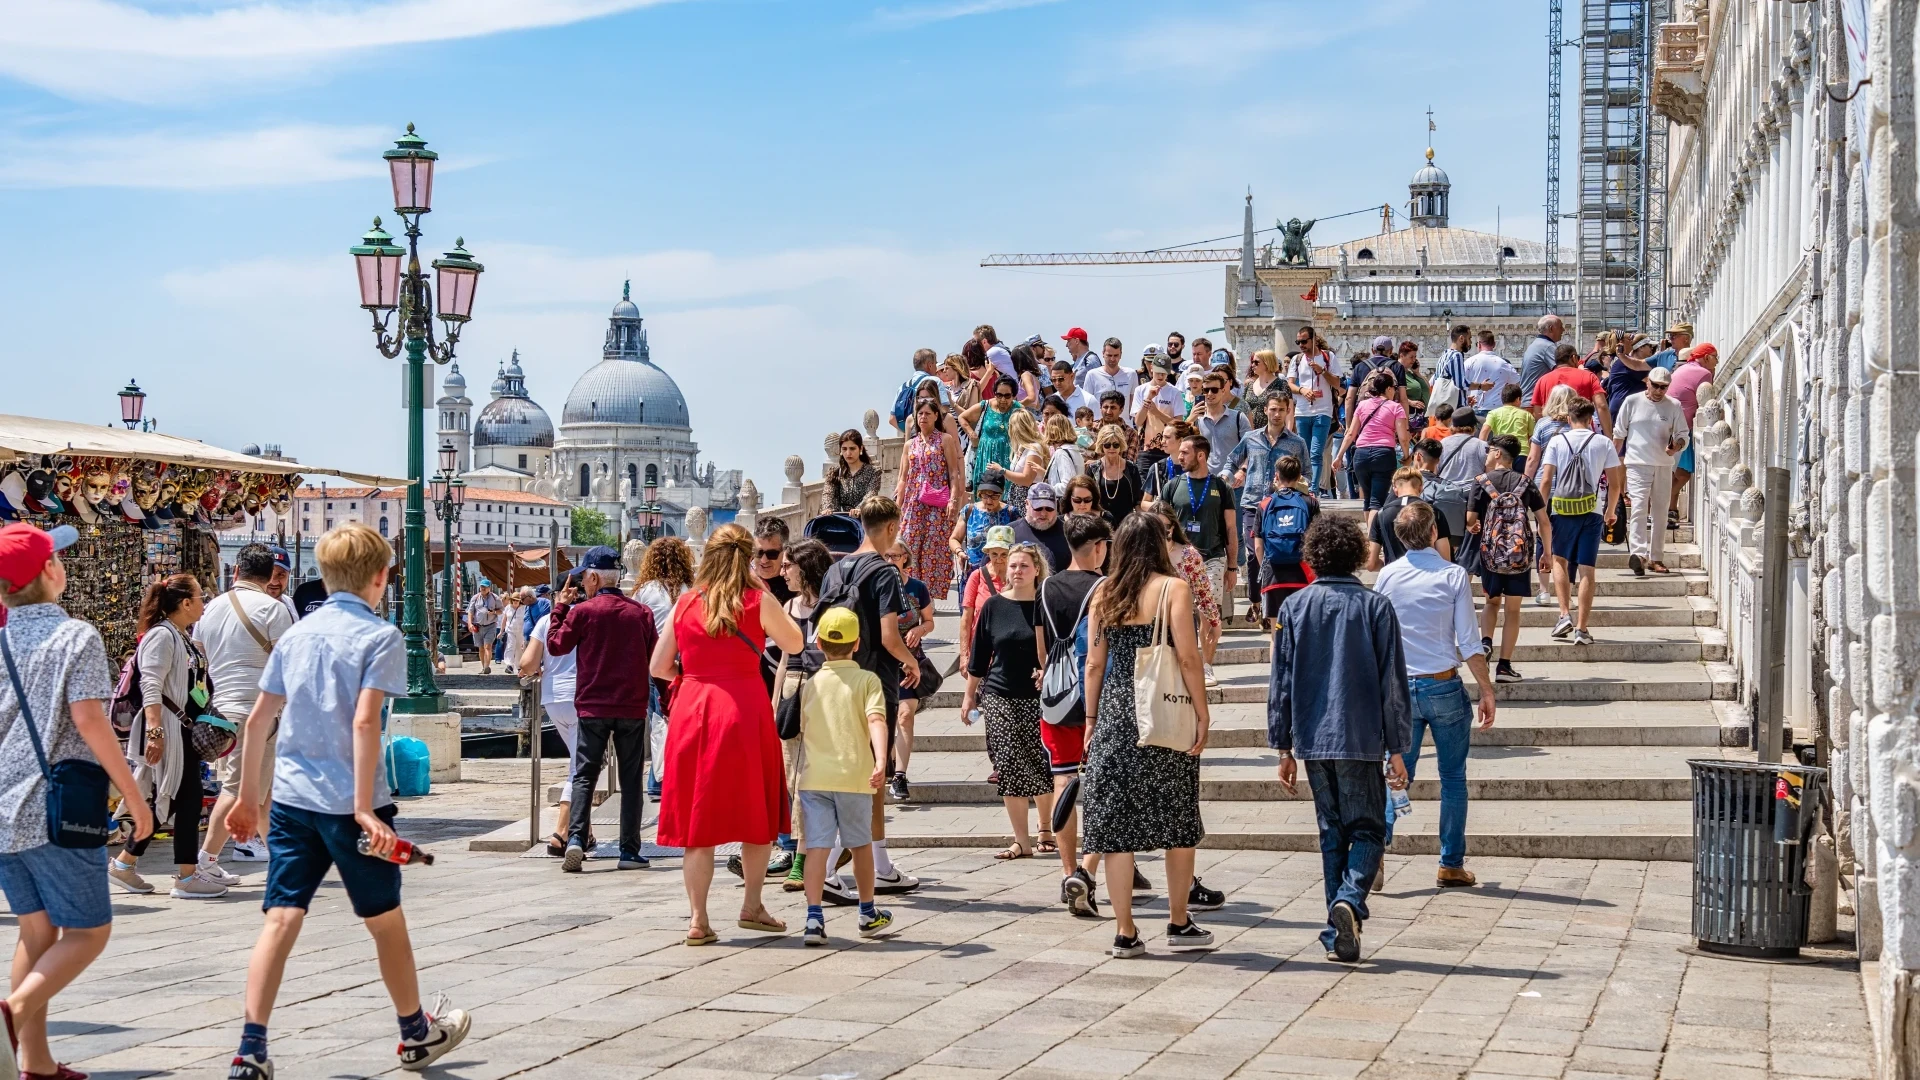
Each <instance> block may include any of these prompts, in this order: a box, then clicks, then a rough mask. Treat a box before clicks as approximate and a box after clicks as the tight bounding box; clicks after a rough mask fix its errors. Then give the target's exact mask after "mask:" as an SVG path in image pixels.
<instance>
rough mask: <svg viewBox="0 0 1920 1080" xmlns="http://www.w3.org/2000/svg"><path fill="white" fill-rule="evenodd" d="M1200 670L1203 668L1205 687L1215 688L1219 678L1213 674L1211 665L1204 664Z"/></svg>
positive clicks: (1218, 683)
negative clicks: (1205, 678) (1205, 677)
mask: <svg viewBox="0 0 1920 1080" xmlns="http://www.w3.org/2000/svg"><path fill="white" fill-rule="evenodd" d="M1202 670H1204V671H1205V672H1206V675H1207V689H1209V690H1212V689H1215V688H1217V687H1218V686H1219V685H1220V679H1219V677H1218V676H1216V675H1214V673H1213V665H1212V664H1206V665H1204V666H1203V669H1202Z"/></svg>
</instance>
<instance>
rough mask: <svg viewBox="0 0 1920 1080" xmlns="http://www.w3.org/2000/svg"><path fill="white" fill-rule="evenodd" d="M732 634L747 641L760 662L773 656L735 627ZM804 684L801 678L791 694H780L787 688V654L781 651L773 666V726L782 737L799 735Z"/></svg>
mask: <svg viewBox="0 0 1920 1080" xmlns="http://www.w3.org/2000/svg"><path fill="white" fill-rule="evenodd" d="M734 634H735V635H737V636H738V637H739V638H740V640H741V641H744V642H746V643H747V648H749V649H752V650H753V651H754V655H756V656H758V657H759V658H760V662H761V663H763V664H765V663H769V662H771V661H772V659H773V658H772V657H770V656H768V655H767V650H766V649H764V648H762V647H760V646H759V645H756V644H755V643H754V641H753V639H752V638H750V637H748V636H747V635H746V634H745V633H743V632H742V631H740V630H738V629H736V630H734ZM806 685H807V684H806V682H805V680H802V681H801V683H800V686H799V688H798V689H796V690H795V691H794V692H793V693H792V694H788V695H786V696H784V697H783V696H782V694H783V693H784V692H785V690H786V689H787V654H786V653H784V652H782V653H781V654H780V662H779V663H778V664H774V666H773V727H774V731H775V732H776V733H777V734H778V735H779V736H780V738H782V739H797V738H799V737H800V690H804V689H806Z"/></svg>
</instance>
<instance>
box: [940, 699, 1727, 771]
mask: <svg viewBox="0 0 1920 1080" xmlns="http://www.w3.org/2000/svg"><path fill="white" fill-rule="evenodd" d="M1212 720H1213V726H1212V729H1211V731H1210V732H1209V734H1208V737H1207V745H1209V746H1217V747H1221V748H1223V749H1226V748H1234V749H1242V748H1247V747H1255V748H1259V747H1265V746H1266V745H1267V712H1266V706H1265V705H1264V704H1235V705H1226V704H1222V705H1218V706H1215V707H1214V709H1213V711H1212ZM1723 737H1724V736H1723V735H1722V726H1721V723H1720V717H1719V714H1718V711H1717V710H1716V709H1715V708H1714V706H1713V705H1712V704H1710V703H1708V702H1704V701H1647V702H1636V703H1635V704H1634V705H1633V706H1632V707H1631V708H1629V709H1621V708H1619V707H1617V706H1616V705H1615V704H1614V703H1613V702H1547V701H1512V702H1502V703H1501V706H1500V710H1499V713H1498V715H1497V717H1496V719H1495V722H1494V725H1493V727H1491V728H1488V729H1487V730H1485V731H1479V730H1476V731H1475V732H1474V733H1473V742H1474V745H1476V746H1694V747H1706V746H1716V745H1719V744H1720V743H1721V741H1722V739H1723ZM1740 745H1745V743H1744V741H1743V742H1742V743H1741V744H1740ZM986 749H987V736H986V733H985V732H984V731H982V730H981V729H980V728H979V727H978V726H975V727H972V728H968V727H966V726H965V725H963V724H961V722H960V712H959V710H958V709H933V710H929V711H928V712H925V713H922V714H920V715H919V716H918V717H917V718H916V720H915V722H914V736H913V753H914V758H913V760H914V761H916V762H917V761H922V760H923V758H922V755H924V754H943V753H985V752H986Z"/></svg>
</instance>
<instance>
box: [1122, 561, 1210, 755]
mask: <svg viewBox="0 0 1920 1080" xmlns="http://www.w3.org/2000/svg"><path fill="white" fill-rule="evenodd" d="M1172 585H1173V583H1172V582H1171V581H1165V582H1162V583H1161V585H1160V604H1159V613H1158V614H1156V615H1155V616H1154V619H1153V640H1152V641H1151V642H1150V643H1149V644H1148V645H1147V647H1146V648H1144V649H1139V650H1136V651H1135V652H1134V655H1133V713H1134V719H1135V721H1136V722H1137V723H1138V724H1139V728H1140V730H1139V738H1138V739H1137V741H1136V743H1135V745H1138V746H1164V747H1166V748H1167V749H1169V750H1179V751H1183V752H1184V751H1187V750H1191V749H1193V742H1194V740H1195V739H1197V738H1199V735H1200V720H1199V717H1198V715H1197V714H1196V713H1195V712H1194V709H1193V696H1192V695H1190V694H1188V693H1187V681H1186V678H1185V676H1183V675H1182V674H1181V672H1180V658H1179V657H1178V656H1177V655H1175V653H1174V649H1173V641H1172V635H1171V634H1170V633H1168V632H1167V618H1168V615H1169V613H1170V612H1171V609H1172V604H1171V602H1170V600H1169V599H1168V590H1169V589H1170V588H1171V587H1172Z"/></svg>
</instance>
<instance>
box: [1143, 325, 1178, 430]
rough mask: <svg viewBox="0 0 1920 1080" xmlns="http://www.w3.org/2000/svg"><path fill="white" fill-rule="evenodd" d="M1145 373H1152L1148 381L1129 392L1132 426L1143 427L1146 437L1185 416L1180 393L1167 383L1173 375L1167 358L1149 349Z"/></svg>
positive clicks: (1155, 350)
mask: <svg viewBox="0 0 1920 1080" xmlns="http://www.w3.org/2000/svg"><path fill="white" fill-rule="evenodd" d="M1146 359H1147V363H1148V369H1147V370H1148V371H1150V372H1151V373H1152V380H1153V381H1151V382H1144V383H1141V384H1140V385H1139V386H1138V387H1135V388H1134V391H1133V411H1132V416H1133V426H1134V427H1137V428H1145V429H1146V430H1147V431H1148V433H1149V434H1152V433H1154V432H1157V431H1159V430H1160V428H1161V427H1162V426H1164V425H1166V424H1169V423H1172V422H1173V421H1175V420H1179V419H1182V418H1184V417H1185V416H1186V415H1187V410H1186V407H1185V405H1184V404H1183V403H1182V400H1181V397H1180V390H1179V389H1178V388H1177V387H1175V386H1174V385H1173V383H1172V382H1170V381H1169V377H1170V376H1171V375H1172V374H1173V372H1172V370H1171V369H1170V368H1169V365H1168V364H1167V359H1166V357H1164V356H1161V355H1160V352H1159V350H1157V349H1153V348H1152V347H1151V346H1149V349H1148V356H1147V358H1146Z"/></svg>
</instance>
